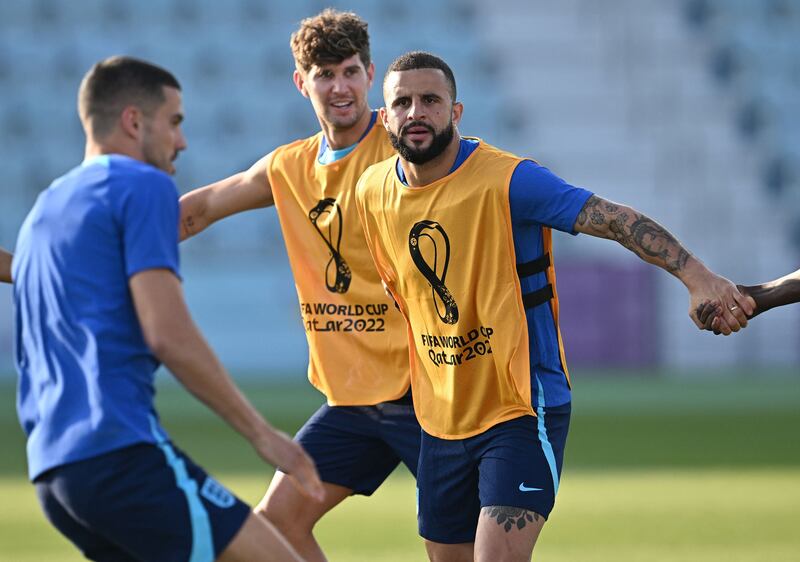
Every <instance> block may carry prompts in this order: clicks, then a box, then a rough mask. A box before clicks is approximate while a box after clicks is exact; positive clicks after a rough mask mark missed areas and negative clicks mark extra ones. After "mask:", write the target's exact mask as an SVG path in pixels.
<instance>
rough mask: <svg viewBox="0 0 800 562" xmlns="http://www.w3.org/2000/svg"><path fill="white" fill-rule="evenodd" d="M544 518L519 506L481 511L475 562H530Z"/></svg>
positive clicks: (489, 508)
mask: <svg viewBox="0 0 800 562" xmlns="http://www.w3.org/2000/svg"><path fill="white" fill-rule="evenodd" d="M542 526H544V517H542V516H541V515H539V514H538V513H535V512H533V511H529V510H527V509H522V508H519V507H507V506H486V507H483V508H481V515H480V517H479V518H478V531H477V534H476V536H475V560H476V562H529V561H530V559H531V556H532V555H533V547H534V545H535V544H536V539H537V538H539V533H540V532H541V530H542Z"/></svg>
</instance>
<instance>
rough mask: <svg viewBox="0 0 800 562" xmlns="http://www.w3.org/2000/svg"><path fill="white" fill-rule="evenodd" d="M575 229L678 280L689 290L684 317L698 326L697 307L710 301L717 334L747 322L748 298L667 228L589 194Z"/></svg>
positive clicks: (623, 207)
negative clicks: (715, 306)
mask: <svg viewBox="0 0 800 562" xmlns="http://www.w3.org/2000/svg"><path fill="white" fill-rule="evenodd" d="M575 231H576V232H582V233H584V234H590V235H592V236H597V237H599V238H607V239H609V240H616V241H617V242H619V243H620V244H622V245H623V246H625V247H626V248H628V249H629V250H630V251H632V252H633V253H635V254H636V255H637V256H639V257H640V258H641V259H643V260H644V261H646V262H648V263H651V264H653V265H655V266H658V267H660V268H662V269H664V270H666V271H668V272H670V273H671V274H672V275H674V276H675V277H677V278H678V279H680V280H681V281H682V282H683V284H684V285H686V288H687V289H689V295H690V306H689V316H690V317H691V318H692V320H693V321H694V323H695V324H696V325H697V327H698V328H702V327H703V324H702V322H701V321H700V319H699V318H698V316H697V309H698V306H700V304H701V303H705V302H714V301H716V302H718V303H722V304H723V305H724V309H723V310H720V318H721V323H720V329H721V331H722V333H724V334H725V335H728V334H730V333H731V332H736V331H738V330H739V329H740V328H742V327H744V326H747V317H748V316H749V315H751V314H752V312H753V306H754V303H753V302H752V299H749V298H747V297H746V296H744V295H742V294H740V293H739V291H738V290H737V289H736V286H735V285H734V284H733V283H731V282H730V281H728V280H727V279H725V278H724V277H720V276H719V275H716V274H714V273H713V272H711V271H710V270H709V269H708V268H707V267H706V266H705V265H704V264H703V263H702V262H701V261H700V260H698V259H697V258H695V257H694V256H693V255H692V254H691V253H689V251H688V250H686V249H685V248H684V247H683V246H682V245H681V243H680V242H678V240H677V239H676V238H675V237H674V236H673V235H672V234H671V233H670V232H669V231H668V230H667V229H665V228H664V227H663V226H661V225H660V224H658V223H657V222H655V221H654V220H653V219H651V218H649V217H647V216H645V215H643V214H642V213H640V212H638V211H636V210H635V209H632V208H630V207H627V206H625V205H619V204H617V203H612V202H611V201H607V200H605V199H602V198H601V197H598V196H596V195H593V196H591V197H590V198H589V199H588V200H587V201H586V204H585V205H584V207H583V209H582V210H581V212H580V213H579V214H578V218H577V220H576V221H575Z"/></svg>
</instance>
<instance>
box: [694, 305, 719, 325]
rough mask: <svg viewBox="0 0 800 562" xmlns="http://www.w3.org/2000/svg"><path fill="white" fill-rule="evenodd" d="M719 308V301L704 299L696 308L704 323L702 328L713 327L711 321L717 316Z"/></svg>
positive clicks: (698, 316) (701, 321) (696, 312)
mask: <svg viewBox="0 0 800 562" xmlns="http://www.w3.org/2000/svg"><path fill="white" fill-rule="evenodd" d="M719 308H720V306H719V303H718V302H717V301H703V302H701V303H700V305H699V306H698V307H697V309H695V314H697V318H698V319H699V320H700V323H701V324H702V329H704V330H710V329H711V321H712V320H714V318H715V317H716V315H717V310H718V309H719Z"/></svg>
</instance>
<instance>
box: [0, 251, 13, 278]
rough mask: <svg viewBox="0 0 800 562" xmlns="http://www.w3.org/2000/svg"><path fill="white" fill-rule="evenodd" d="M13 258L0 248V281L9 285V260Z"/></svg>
mask: <svg viewBox="0 0 800 562" xmlns="http://www.w3.org/2000/svg"><path fill="white" fill-rule="evenodd" d="M12 257H13V256H12V255H11V254H10V253H8V252H6V251H5V250H4V249H3V248H0V281H2V282H3V283H11V258H12Z"/></svg>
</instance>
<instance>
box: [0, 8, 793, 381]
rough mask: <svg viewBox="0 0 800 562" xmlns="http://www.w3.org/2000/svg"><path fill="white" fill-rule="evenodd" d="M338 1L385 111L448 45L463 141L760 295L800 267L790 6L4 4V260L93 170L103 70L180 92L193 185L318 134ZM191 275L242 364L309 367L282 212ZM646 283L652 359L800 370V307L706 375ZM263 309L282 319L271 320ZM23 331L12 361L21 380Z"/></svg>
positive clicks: (589, 251) (720, 356) (687, 330)
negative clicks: (793, 364)
mask: <svg viewBox="0 0 800 562" xmlns="http://www.w3.org/2000/svg"><path fill="white" fill-rule="evenodd" d="M327 5H333V6H335V7H340V8H347V9H353V10H355V11H357V12H359V13H360V14H362V15H363V16H364V17H365V18H366V19H367V20H368V21H369V22H370V31H371V33H372V36H373V57H374V60H375V64H376V81H377V83H378V86H376V87H375V88H374V89H373V92H372V94H371V97H370V99H371V101H372V104H373V106H377V105H380V103H381V94H380V88H379V84H380V80H381V79H382V76H383V73H384V70H385V68H386V66H387V65H388V64H389V62H390V61H391V60H392V59H393V58H394V57H396V56H397V55H399V54H401V53H402V52H405V51H407V50H412V49H427V50H431V51H433V52H435V53H437V54H440V55H441V56H443V57H444V58H445V59H446V60H447V61H448V62H449V63H450V64H451V65H452V67H453V69H454V70H455V73H456V77H457V80H458V85H459V97H460V98H461V99H462V100H463V101H464V103H465V112H464V120H463V122H462V126H461V131H462V133H464V134H467V135H476V136H480V137H482V138H484V139H485V140H487V141H489V142H492V143H494V144H498V145H500V146H502V147H504V148H508V149H511V150H514V151H516V152H519V153H521V154H526V155H530V156H532V157H534V158H536V159H538V160H540V161H541V162H542V163H543V164H545V165H547V166H549V167H551V168H552V169H553V170H554V171H556V172H557V173H559V174H561V175H562V176H564V177H565V178H566V179H567V180H568V181H570V182H572V183H575V184H577V185H583V186H586V187H588V188H590V189H593V190H596V191H597V192H599V193H601V194H603V195H604V196H607V197H609V198H611V199H618V200H622V201H625V202H627V203H630V204H633V205H634V206H636V207H638V208H640V209H641V210H643V211H645V212H647V213H648V214H650V215H652V216H653V217H654V218H656V219H658V220H659V221H661V222H663V223H664V224H666V225H668V226H669V227H670V228H671V229H672V230H673V231H674V232H676V233H677V234H678V235H680V237H681V238H682V239H683V240H684V241H685V242H686V243H687V245H688V246H690V247H691V248H693V249H694V250H696V251H697V252H698V254H699V255H700V256H701V257H702V258H704V259H705V260H706V261H707V263H709V265H710V266H712V267H713V268H715V269H717V270H719V271H720V272H721V273H723V274H725V275H727V276H729V277H731V278H735V279H737V280H742V281H745V282H755V281H759V280H762V279H765V278H769V277H774V276H776V275H777V274H779V273H782V272H785V271H789V270H790V269H794V268H795V267H796V261H795V257H796V253H793V252H794V251H795V249H796V248H795V249H793V246H792V244H793V240H794V239H795V238H800V234H799V233H800V229H798V228H796V227H795V224H796V222H795V221H797V219H798V211H800V205H798V204H797V203H798V200H800V196H798V195H797V194H798V193H800V189H798V188H797V181H798V178H800V173H798V171H797V168H796V167H795V165H796V163H797V161H798V160H797V157H798V155H800V102H798V101H797V100H798V99H800V97H798V96H797V92H798V89H799V85H800V64H799V63H798V61H800V56H798V54H800V53H798V42H797V41H796V39H795V38H796V37H797V36H799V35H800V34H799V32H800V7H798V5H797V3H796V2H791V1H788V0H783V1H781V0H770V1H765V2H756V1H748V0H688V1H679V0H676V1H674V2H663V1H662V0H617V1H615V2H613V3H611V4H608V5H607V3H598V2H596V1H593V0H561V1H559V2H549V1H546V0H535V1H531V0H497V1H495V2H480V1H478V0H445V1H441V2H431V1H429V0H428V1H421V0H413V1H408V2H403V3H386V2H375V1H373V0H352V1H350V2H340V1H334V2H322V1H321V0H295V1H292V2H264V1H260V0H231V1H229V2H220V1H219V0H165V1H163V2H160V1H159V2H156V1H154V0H153V1H134V0H82V1H81V2H80V3H77V4H76V3H69V2H66V1H62V0H31V1H30V2H0V88H2V90H3V95H2V96H1V97H0V148H2V152H3V156H2V157H1V158H0V170H2V174H3V178H4V180H5V182H4V184H5V185H4V188H3V195H2V221H0V245H3V246H12V245H13V241H14V238H15V235H16V231H17V229H18V227H19V224H20V222H21V221H22V219H23V217H24V215H25V213H26V211H27V209H28V208H29V207H30V205H31V204H32V202H33V200H34V198H35V196H36V194H37V193H38V192H39V191H40V190H41V189H42V188H43V187H45V186H46V185H47V184H48V183H49V181H50V180H51V179H52V178H53V177H54V176H56V175H58V174H59V173H61V172H63V171H64V170H66V169H68V168H69V167H71V166H73V165H74V164H75V163H76V162H79V161H80V159H81V157H82V150H83V148H82V147H83V137H82V133H81V130H80V126H79V123H78V120H77V117H76V114H75V105H76V103H75V93H76V90H77V87H78V84H79V81H80V78H81V76H82V75H83V73H84V72H85V71H86V69H87V68H88V67H89V66H90V65H91V64H92V63H93V62H94V61H96V60H98V59H100V58H102V57H106V56H109V55H112V54H119V53H126V54H132V55H136V56H141V57H144V58H148V59H151V60H154V61H156V62H159V63H161V64H163V65H164V66H166V67H168V68H170V69H171V70H173V71H174V72H175V74H176V75H177V76H178V78H179V80H180V81H181V82H182V84H183V87H184V99H185V108H186V114H187V119H186V124H185V132H186V134H187V137H188V142H189V150H187V151H186V152H185V153H184V154H182V155H181V157H180V159H179V161H178V170H179V171H178V175H177V176H176V180H177V182H178V185H179V188H180V189H181V190H183V191H185V190H188V189H190V188H192V187H195V186H198V185H202V184H204V183H206V182H209V181H212V180H215V179H218V178H221V177H223V176H226V175H228V174H230V173H232V172H234V171H237V170H240V169H243V168H245V167H247V166H249V165H250V164H251V163H252V162H253V161H255V160H256V159H257V158H259V157H260V156H262V155H263V154H264V153H266V152H267V151H269V150H271V149H272V148H274V147H275V146H277V145H279V144H282V143H284V142H287V141H289V140H291V139H294V138H298V137H302V136H306V135H309V134H312V133H314V132H316V130H317V129H318V125H317V121H316V119H315V117H314V114H313V112H312V110H311V108H310V106H309V104H308V102H307V100H305V99H303V98H302V97H301V96H300V95H298V94H297V92H296V90H295V88H294V86H293V84H292V83H291V79H290V78H291V72H292V70H293V62H292V58H291V53H290V50H289V44H288V39H289V34H290V33H291V32H292V31H293V30H294V29H295V28H296V25H297V23H298V22H299V20H300V19H302V18H303V17H305V16H308V15H312V14H314V13H316V12H317V11H319V10H321V9H322V8H324V7H326V6H327ZM78 6H80V7H78ZM765 186H770V187H769V189H766V188H765ZM776 194H777V196H775V195H776ZM789 201H791V202H792V203H791V204H789V203H787V202H789ZM792 205H793V206H794V210H792V209H790V208H789V207H792ZM267 215H268V216H267ZM756 233H757V235H756ZM556 243H557V248H558V257H559V259H560V260H566V261H567V262H570V261H571V262H575V261H582V262H587V261H588V263H590V264H591V263H592V260H596V261H597V262H602V263H603V264H606V262H609V263H611V264H614V263H617V264H621V265H620V267H621V268H622V269H623V270H625V271H628V270H630V269H631V266H630V264H631V262H630V261H626V260H630V259H631V258H630V257H629V256H628V255H627V254H626V253H625V251H624V250H621V249H620V248H618V247H616V246H615V245H614V244H609V243H603V242H599V241H592V240H586V239H584V238H581V239H580V240H572V239H570V238H569V237H566V236H561V237H558V239H557V242H556ZM183 259H184V273H185V275H184V278H185V287H186V290H187V292H188V294H189V298H190V304H191V306H192V309H193V310H194V311H195V314H196V316H197V317H198V319H199V320H200V322H201V325H202V327H203V328H204V330H206V331H207V332H208V333H209V339H210V340H211V342H212V344H213V345H214V346H215V347H216V348H218V349H219V350H220V352H221V354H222V356H223V359H224V360H225V361H226V362H227V363H228V364H229V365H230V366H231V367H232V368H235V369H239V370H250V371H256V370H258V371H262V370H263V369H264V365H270V367H269V369H268V370H270V371H274V372H281V371H282V372H286V371H287V370H288V369H294V370H302V369H303V368H304V364H305V358H304V346H305V343H304V341H303V336H302V329H301V327H300V322H299V321H298V319H297V315H296V314H295V312H296V310H295V304H294V302H295V301H294V288H293V284H292V282H291V278H290V276H289V271H288V265H287V262H286V258H285V255H284V250H283V246H282V242H281V239H280V230H279V226H278V224H277V220H276V217H275V216H274V211H265V212H258V213H254V214H253V216H245V217H241V218H238V217H237V218H236V219H234V220H230V221H227V222H226V223H224V224H220V225H218V226H215V227H214V228H212V229H211V230H210V231H209V232H207V233H204V234H203V235H202V237H201V239H199V240H193V241H190V242H189V243H187V244H186V245H185V246H184V248H183ZM256 263H257V264H259V266H257V267H256V266H253V264H256ZM604 267H605V265H604ZM633 269H635V268H633ZM648 282H649V283H654V284H655V287H656V289H657V290H656V291H655V293H653V292H651V291H640V292H639V293H641V294H647V295H649V294H656V295H657V297H656V298H655V301H656V302H643V303H641V306H640V308H642V307H644V308H642V310H645V311H647V313H648V314H647V315H645V314H644V313H643V314H642V315H641V316H642V317H647V318H650V319H651V320H650V321H651V322H652V324H653V325H652V326H650V329H651V330H652V332H651V335H652V337H653V338H659V342H661V343H662V346H660V349H661V351H660V352H657V353H655V352H654V354H650V355H652V356H653V357H654V358H653V360H655V361H659V362H662V363H665V364H672V365H688V364H694V363H696V362H697V361H701V360H702V361H708V362H712V363H720V364H723V365H724V364H732V363H736V362H741V361H743V360H747V361H753V362H755V361H760V360H768V361H774V362H778V363H786V362H790V361H797V358H798V353H799V352H798V349H799V348H800V346H798V345H797V342H798V341H800V336H799V335H798V334H800V322H798V315H797V314H796V313H792V312H791V311H787V312H783V311H781V312H780V313H776V314H775V315H774V320H773V322H771V323H770V328H769V329H763V330H753V332H752V333H748V334H744V335H743V337H741V338H740V339H738V340H737V343H736V345H722V344H719V345H717V346H716V347H715V349H716V351H714V352H711V353H706V354H704V355H703V359H698V356H699V354H700V351H702V349H703V346H704V345H707V344H708V340H706V339H703V338H700V337H698V336H697V335H696V334H695V333H694V331H693V327H692V326H691V325H690V324H689V321H688V320H687V319H686V316H685V291H684V289H683V288H682V287H681V286H680V284H679V283H677V282H675V281H674V280H672V279H669V278H668V276H666V275H656V276H653V277H652V281H648ZM570 285H571V286H574V284H572V283H571V284H570ZM637 294H638V293H637ZM623 296H624V295H623ZM565 299H566V297H565ZM637 302H638V301H637ZM637 306H638V305H637ZM259 307H261V308H260V310H259ZM634 308H635V307H634ZM264 310H268V311H269V312H268V314H269V316H270V318H276V319H281V320H280V322H276V323H274V324H273V325H264V322H263V317H264V315H265V312H264ZM248 314H249V315H250V316H248ZM653 318H654V319H653ZM639 321H642V320H641V319H640V320H639ZM7 324H8V323H7V322H4V323H2V327H0V358H2V360H3V361H4V362H5V364H10V357H9V354H10V350H9V349H8V344H7V343H4V342H8V340H9V338H8V335H7V334H8V327H7ZM589 324H591V323H589ZM592 325H595V324H592ZM287 326H288V327H289V329H287ZM593 341H594V340H593ZM265 342H269V345H265ZM766 342H769V343H770V344H771V345H770V346H767V345H766ZM567 343H568V344H569V341H568V342H567ZM271 349H275V350H281V351H282V354H281V357H282V359H280V360H278V359H275V358H273V357H272V355H271V354H270V351H269V350H271ZM665 350H668V351H665ZM623 355H625V356H627V355H630V354H627V355H626V354H623ZM634 355H635V354H634ZM650 355H648V356H650Z"/></svg>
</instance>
